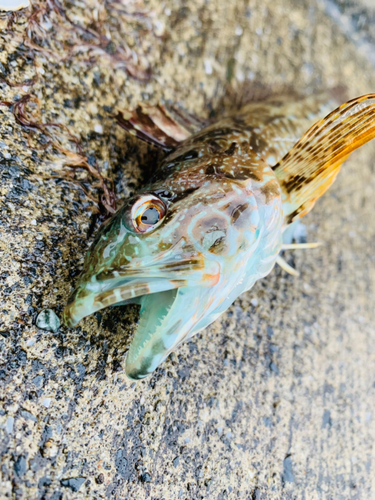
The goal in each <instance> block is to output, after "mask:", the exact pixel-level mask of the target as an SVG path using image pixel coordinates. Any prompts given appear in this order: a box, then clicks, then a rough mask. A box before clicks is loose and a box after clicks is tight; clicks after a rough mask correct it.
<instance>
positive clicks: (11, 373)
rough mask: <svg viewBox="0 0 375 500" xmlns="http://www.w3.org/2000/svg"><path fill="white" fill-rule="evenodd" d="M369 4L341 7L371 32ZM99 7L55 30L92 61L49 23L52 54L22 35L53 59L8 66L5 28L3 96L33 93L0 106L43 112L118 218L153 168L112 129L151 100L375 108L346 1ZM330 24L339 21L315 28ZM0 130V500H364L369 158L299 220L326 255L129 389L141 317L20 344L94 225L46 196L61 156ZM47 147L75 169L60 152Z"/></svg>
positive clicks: (370, 351) (270, 284) (18, 51)
mask: <svg viewBox="0 0 375 500" xmlns="http://www.w3.org/2000/svg"><path fill="white" fill-rule="evenodd" d="M368 4H369V2H365V1H364V2H363V6H362V4H358V2H357V4H355V5H354V7H355V8H357V9H359V10H360V12H361V15H362V16H364V19H365V20H368V19H371V18H373V16H374V12H371V11H370V10H369V9H371V5H372V3H370V4H369V5H368ZM103 5H104V4H102V3H99V2H98V3H96V2H95V1H90V2H86V3H85V4H83V3H78V2H74V3H71V4H69V10H68V12H69V15H70V16H71V18H72V20H73V21H74V22H75V23H76V24H79V25H81V26H86V27H87V28H90V29H93V30H97V29H100V30H101V31H102V33H105V34H107V35H108V36H111V37H112V41H113V44H112V45H111V46H109V47H107V50H106V51H102V52H96V53H93V52H92V51H91V52H87V51H85V49H84V48H83V47H81V49H80V50H79V49H77V50H73V49H72V46H73V45H74V44H77V40H81V41H82V44H83V43H84V42H85V43H86V44H90V43H94V42H95V43H96V42H97V40H96V39H94V42H93V41H92V37H91V38H90V35H88V34H87V32H83V31H82V30H81V31H80V30H79V29H78V28H77V27H73V26H72V25H69V23H68V22H67V21H66V20H64V18H63V17H62V16H61V15H57V14H56V13H55V14H52V15H51V19H52V21H51V22H49V21H47V20H46V19H45V20H44V23H45V24H44V29H47V30H48V29H49V31H48V32H47V35H48V36H47V40H44V41H43V40H41V35H40V34H39V35H38V33H37V35H34V41H35V43H36V44H39V45H40V46H41V47H42V48H44V49H48V50H49V51H50V52H48V51H47V50H44V51H41V50H36V49H35V48H30V45H29V47H28V46H27V44H23V45H20V38H19V37H21V38H22V36H23V35H24V33H25V32H26V30H27V29H30V26H31V25H29V26H28V25H27V24H26V21H27V18H28V17H29V16H30V13H28V12H24V13H23V14H21V16H20V17H19V18H18V20H16V23H17V25H18V28H17V33H18V35H19V36H18V38H17V37H15V36H11V35H9V34H6V32H5V31H4V30H5V28H6V23H7V22H9V16H8V17H7V16H5V15H2V17H1V21H0V23H1V26H0V29H1V32H0V41H1V43H2V52H0V61H1V63H2V65H3V66H0V68H1V70H2V75H0V76H4V74H5V76H6V79H7V80H8V82H11V83H20V82H25V80H27V79H30V78H33V76H34V75H35V74H37V75H38V79H37V81H36V82H34V83H33V84H32V85H31V86H23V87H10V86H9V85H7V84H6V83H0V85H1V88H2V90H1V100H2V101H9V102H13V101H14V100H15V99H18V98H20V97H22V96H23V95H25V94H26V93H31V94H32V95H35V96H38V97H39V98H40V100H41V109H42V114H41V118H40V120H41V121H43V122H44V123H47V122H51V121H52V122H58V123H61V124H64V125H66V126H68V127H69V130H70V132H71V133H73V134H75V135H77V136H79V138H80V142H81V146H82V149H83V152H84V154H85V155H87V156H88V157H89V161H90V162H91V163H93V164H94V163H95V164H96V165H99V166H100V167H101V168H102V171H103V172H105V173H107V174H108V175H109V176H110V177H111V178H113V179H115V181H116V189H117V192H118V193H119V196H120V198H124V197H125V196H127V195H128V194H129V193H131V192H134V190H136V188H137V186H139V185H140V184H141V182H142V179H143V178H145V177H146V176H147V175H148V172H149V169H150V168H152V165H153V162H154V161H156V154H155V152H153V151H152V149H151V148H148V147H145V146H143V145H142V144H139V142H138V141H136V140H135V139H133V138H130V137H129V136H128V135H127V134H126V133H125V132H124V131H122V130H121V129H119V128H118V127H117V126H116V125H115V124H114V121H113V119H112V117H111V116H112V114H113V113H114V112H115V111H116V110H117V109H121V108H125V107H133V106H135V104H136V103H137V101H140V100H143V101H145V100H150V102H153V103H156V102H158V101H159V100H162V99H166V100H170V101H171V102H174V103H178V104H180V105H182V106H184V107H185V108H186V109H188V110H189V111H191V112H194V113H196V114H198V115H200V116H208V115H209V114H210V112H211V110H212V109H214V108H215V105H216V103H217V102H218V101H219V100H220V98H221V97H222V94H223V87H224V84H225V82H226V81H227V80H228V79H231V80H232V83H233V81H235V80H241V79H244V78H250V79H254V78H255V79H256V80H257V81H261V82H262V83H264V84H265V85H270V84H275V83H276V84H288V85H292V86H293V87H295V88H296V89H297V90H299V91H304V90H307V91H312V90H314V89H318V88H325V87H332V86H335V85H337V84H343V83H344V84H345V85H347V87H348V94H349V95H350V96H356V95H359V94H362V93H365V92H370V91H374V89H375V68H374V66H373V64H372V62H371V60H370V59H369V58H368V57H367V55H366V54H367V52H366V50H363V51H362V50H361V47H362V46H361V45H360V44H358V43H357V40H356V39H355V33H356V31H355V30H354V29H353V30H352V28H351V27H350V26H351V25H350V23H349V24H348V23H347V22H346V21H345V19H346V20H347V18H348V19H349V18H350V19H353V16H354V19H355V15H354V14H353V9H354V7H353V3H350V2H348V1H345V2H338V1H337V2H335V1H327V2H320V1H315V0H309V1H307V0H305V1H300V0H298V1H297V0H295V1H293V0H263V1H262V2H258V1H255V0H249V1H248V2H242V1H240V0H238V1H236V2H227V1H226V0H216V1H215V2H205V1H203V0H202V1H200V0H188V1H182V0H181V1H179V0H176V1H171V0H167V1H166V2H158V1H156V0H151V1H150V2H147V3H146V4H145V5H144V6H143V7H142V6H140V4H139V3H134V4H133V3H131V4H128V3H124V4H114V3H109V4H106V7H104V6H103ZM116 5H117V11H115V8H116ZM119 5H120V6H121V5H122V7H121V12H119V10H118V9H119ZM332 5H334V6H336V7H338V11H339V12H341V14H340V16H341V15H342V16H346V18H345V19H344V18H341V17H337V18H335V15H334V16H332V10H330V9H329V8H328V7H332ZM141 9H144V11H146V12H147V15H146V16H143V15H142V16H140V15H139V14H138V13H139V11H140V10H141ZM350 9H351V10H350ZM366 9H367V10H366ZM125 10H126V11H127V12H125ZM134 10H135V11H136V12H137V15H129V12H130V13H132V12H133V11H134ZM354 10H355V9H354ZM133 13H134V12H133ZM98 20H99V21H98ZM344 21H345V22H344ZM67 26H68V29H67V30H66V31H61V30H63V28H64V27H65V28H66V27H67ZM343 26H345V27H346V28H345V29H343ZM31 28H32V26H31ZM356 29H357V28H356ZM358 29H359V31H360V32H361V26H360V27H359V28H358ZM77 30H78V31H77ZM111 30H112V31H111ZM351 30H352V31H351ZM361 33H362V34H361V40H362V41H364V42H366V44H370V46H371V43H372V40H371V36H370V35H369V33H368V32H367V31H366V30H364V31H363V32H361ZM351 34H353V37H352V39H351ZM73 37H74V40H73V41H72V43H71V44H69V43H66V42H67V41H68V42H69V40H70V39H73ZM51 40H52V41H51ZM73 42H74V43H73ZM121 44H123V45H122V47H125V44H127V45H128V46H129V47H130V48H132V50H134V53H137V54H138V56H139V57H140V58H144V59H141V64H142V65H144V67H145V68H146V66H147V63H148V64H149V66H150V68H151V70H152V74H151V77H150V80H149V81H148V82H142V81H139V80H136V79H134V78H133V77H132V76H131V75H129V74H128V73H127V72H126V71H125V69H126V68H125V69H124V67H119V63H118V60H116V57H115V56H116V54H118V47H119V46H120V45H121ZM86 48H87V47H86ZM124 50H125V49H124ZM116 61H117V62H116ZM133 62H134V60H133ZM116 65H117V67H116ZM120 66H121V65H120ZM127 70H128V71H132V69H131V68H130V70H129V67H127ZM133 73H134V71H133ZM138 76H139V75H138ZM26 83H27V82H26ZM29 83H30V82H29ZM0 117H1V120H0V128H1V137H0V141H1V142H0V175H1V184H0V210H1V212H0V224H1V225H0V238H1V239H0V259H1V269H0V279H1V289H0V310H1V316H0V333H1V337H0V339H1V340H0V346H1V347H0V348H1V353H0V355H1V362H2V367H1V371H0V375H1V381H0V382H1V385H0V438H1V440H0V453H1V458H0V461H1V467H0V474H1V482H0V498H1V499H3V498H4V499H5V498H6V499H10V498H11V499H21V498H22V499H46V500H52V499H53V500H58V499H64V500H66V499H83V498H90V499H91V498H92V499H99V498H117V499H128V498H129V499H139V500H145V499H155V500H156V499H157V500H161V499H165V500H169V499H179V498H181V499H183V500H184V499H200V498H209V499H218V500H219V499H237V498H239V499H248V500H260V499H285V500H287V499H308V500H314V499H335V500H338V499H345V500H347V499H349V498H350V499H366V500H369V499H371V498H374V497H375V452H374V444H373V443H374V438H375V421H374V419H375V407H374V406H375V404H374V401H375V375H374V374H375V348H374V341H375V327H374V320H375V313H374V284H375V270H374V249H375V222H374V215H373V214H374V193H375V180H374V159H373V158H374V152H375V147H374V145H367V146H366V147H364V148H363V149H362V150H360V151H359V152H358V153H356V154H355V155H353V157H352V158H351V160H350V161H348V162H347V163H346V165H345V167H344V169H343V171H342V173H341V174H340V176H339V178H338V181H337V182H336V183H335V185H334V186H333V188H331V190H330V191H329V193H327V194H326V195H325V197H324V198H323V199H322V200H321V201H320V202H319V203H318V204H317V206H316V207H315V209H314V210H313V212H312V213H311V214H309V215H308V216H307V217H306V219H305V223H306V225H307V229H308V237H309V240H310V241H316V240H319V241H323V242H324V243H325V245H324V246H323V247H321V248H319V249H316V250H312V251H310V252H303V253H302V252H300V253H297V252H293V253H292V252H291V253H289V254H288V260H289V262H290V263H292V264H294V265H295V266H296V267H297V268H298V269H299V270H300V271H301V277H300V278H299V279H296V278H293V277H291V276H288V275H285V273H284V272H283V271H281V270H280V269H275V271H274V272H273V273H272V275H271V276H269V277H268V278H266V279H265V280H263V281H262V282H260V283H259V284H258V285H257V286H256V287H255V288H254V289H253V290H252V291H250V292H249V293H247V294H245V295H243V296H242V297H241V298H240V299H239V300H237V301H236V302H235V304H234V305H233V306H232V307H231V308H230V309H229V311H228V313H227V314H226V315H224V316H222V317H221V319H220V320H219V321H217V322H216V323H215V324H213V325H212V326H211V327H210V328H208V329H207V330H206V331H205V332H203V333H202V334H199V335H198V336H196V337H195V338H194V339H193V340H192V342H190V343H188V344H186V345H184V346H182V347H181V348H180V349H179V350H178V351H177V352H176V353H175V354H174V355H172V356H171V357H170V358H169V359H168V360H167V362H166V363H164V365H163V366H162V367H161V368H160V369H158V370H157V371H156V373H155V374H154V375H153V376H152V377H151V378H149V379H146V380H145V381H142V382H139V383H137V384H135V383H131V382H129V381H128V380H127V379H126V378H125V376H124V373H123V366H124V358H125V356H126V351H127V348H128V345H129V342H130V339H131V335H132V332H133V330H134V324H135V322H136V320H137V314H138V310H137V308H136V307H122V308H117V309H113V310H107V311H104V312H103V314H100V315H96V316H95V317H90V318H87V319H86V320H84V321H83V322H82V323H81V325H80V326H79V327H78V328H76V329H74V330H68V329H66V328H64V327H61V328H60V329H59V331H58V332H57V333H52V332H46V331H42V330H38V329H37V328H36V326H35V318H36V315H37V313H39V312H40V311H41V310H42V309H43V308H47V307H48V308H52V309H53V310H55V312H57V314H59V313H60V312H61V310H62V307H63V305H64V302H65V301H66V299H67V297H68V294H69V292H70V290H71V289H72V286H73V284H74V281H75V279H76V277H77V275H78V273H79V269H80V266H81V264H82V259H83V257H84V254H85V252H86V250H87V248H88V245H89V243H90V241H91V237H90V238H89V239H88V238H87V233H88V229H89V227H90V224H91V221H92V211H93V204H92V203H91V202H90V201H88V199H87V198H86V197H85V196H84V195H83V193H82V192H81V191H80V190H79V189H78V188H77V187H75V186H74V185H72V184H70V183H67V182H61V181H55V180H51V179H47V178H42V177H41V176H42V175H44V176H46V175H47V174H50V173H51V171H52V170H57V169H62V168H63V167H62V166H61V163H62V158H63V155H62V154H61V153H59V152H58V151H57V150H56V149H54V148H52V147H51V146H49V147H47V148H46V149H43V147H44V146H45V145H46V143H48V140H49V139H48V137H47V136H46V134H45V131H41V132H40V131H34V132H33V131H30V130H29V131H28V130H27V129H25V128H24V127H22V126H21V125H20V124H18V123H17V122H16V121H15V119H14V116H13V114H12V112H11V109H8V108H7V107H3V106H2V107H0ZM54 133H55V132H54ZM56 133H57V132H56ZM59 140H60V142H61V144H63V145H64V146H65V147H70V148H71V149H73V148H74V145H73V144H72V143H69V141H68V140H67V135H66V133H65V132H64V131H60V139H59Z"/></svg>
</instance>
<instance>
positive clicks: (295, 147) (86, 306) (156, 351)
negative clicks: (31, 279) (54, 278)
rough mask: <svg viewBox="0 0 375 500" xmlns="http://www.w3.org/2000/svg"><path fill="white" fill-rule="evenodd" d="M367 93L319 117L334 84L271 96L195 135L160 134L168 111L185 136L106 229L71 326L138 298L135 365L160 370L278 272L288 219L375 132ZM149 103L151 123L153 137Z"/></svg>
mask: <svg viewBox="0 0 375 500" xmlns="http://www.w3.org/2000/svg"><path fill="white" fill-rule="evenodd" d="M360 99H363V100H362V101H356V102H355V103H354V104H353V105H351V104H350V103H347V104H346V105H344V106H346V107H345V108H338V110H339V111H337V110H336V111H337V112H336V115H335V114H332V113H331V114H330V115H328V116H327V117H326V118H325V119H323V120H320V121H318V122H317V120H318V119H320V118H321V117H322V116H324V115H326V114H327V112H328V110H329V109H332V108H333V106H334V105H333V100H332V98H331V96H330V94H328V93H327V94H322V95H319V96H316V97H308V98H305V99H300V100H298V99H296V98H294V97H291V96H284V97H279V98H272V99H269V100H268V101H266V102H264V103H258V104H256V103H251V104H249V105H247V106H245V107H243V108H242V109H241V110H240V111H238V112H237V113H236V114H233V115H229V116H226V117H224V118H222V119H221V120H218V121H217V122H216V123H214V124H211V125H209V126H208V127H205V128H204V129H203V130H201V131H199V132H197V133H195V134H193V135H189V133H188V131H187V130H186V129H185V128H184V127H180V128H178V127H177V125H176V124H175V123H173V121H171V119H170V118H165V122H164V125H165V126H164V131H163V133H161V132H160V109H159V110H158V111H157V114H155V113H154V120H155V122H157V121H158V123H159V127H158V130H157V132H158V134H159V135H158V138H159V140H161V137H162V136H163V134H164V136H163V140H164V139H165V140H164V145H165V144H168V140H169V142H171V141H172V142H173V141H174V142H175V144H174V145H175V148H174V150H173V151H172V152H171V153H170V154H169V155H168V156H167V157H166V158H165V159H164V160H163V161H162V162H161V164H160V165H159V167H158V168H157V170H156V172H155V175H154V177H153V178H152V179H151V181H150V183H149V184H148V185H147V186H145V187H144V188H143V189H142V190H141V191H140V192H139V193H137V195H136V196H134V197H132V198H131V199H129V200H127V202H126V203H125V204H124V206H123V207H122V208H120V210H119V211H118V212H117V213H116V214H115V215H114V216H113V217H112V218H111V219H110V220H109V221H107V223H106V224H105V225H104V226H103V227H102V228H101V230H100V231H99V233H98V235H97V237H96V239H95V241H94V243H93V245H92V246H91V248H90V250H89V252H88V255H87V257H86V260H85V264H84V269H83V272H82V275H81V278H80V280H79V282H78V285H77V288H76V290H75V291H74V293H73V295H72V297H71V299H70V301H69V303H68V305H67V306H66V308H65V311H64V318H65V322H66V324H68V325H69V326H74V325H75V324H76V323H77V322H78V321H80V319H81V318H83V317H84V316H87V315H89V314H92V313H93V312H95V311H98V310H100V309H103V308H104V307H107V306H109V305H120V304H125V303H130V302H133V303H134V302H135V303H139V304H140V305H141V313H140V314H141V315H140V320H139V323H138V326H137V329H136V332H135V335H134V339H133V341H132V344H131V346H130V348H129V352H128V356H127V361H126V373H127V375H128V376H129V377H130V378H132V379H140V378H143V377H145V376H147V375H148V374H150V373H152V372H153V371H154V370H155V369H156V368H157V367H158V366H159V365H160V363H162V362H163V360H164V359H165V358H166V357H167V356H168V355H169V353H170V352H171V351H172V350H173V349H175V348H176V346H177V345H179V344H180V343H181V342H182V341H184V340H187V339H189V338H190V337H192V336H193V335H194V334H196V333H197V332H199V331H201V330H202V329H204V328H205V327H206V326H208V325H209V324H210V323H212V322H213V321H215V319H217V318H218V317H219V316H220V315H221V314H222V313H223V312H224V311H225V310H226V309H227V308H228V307H229V306H230V305H231V304H232V303H233V301H234V300H235V299H236V298H237V297H238V296H239V295H240V294H241V293H243V292H244V291H246V290H249V289H250V288H251V287H252V286H253V285H254V283H255V282H256V281H257V280H258V279H260V278H262V277H264V276H266V275H267V274H269V273H270V271H271V270H272V268H273V266H274V265H275V262H276V259H277V257H278V255H279V252H280V250H281V247H282V235H283V231H284V229H285V228H286V227H287V226H288V224H290V223H291V222H293V220H295V219H296V218H298V217H300V216H302V215H304V214H305V213H307V212H308V211H309V210H310V209H311V208H312V206H313V204H314V203H315V200H316V199H317V197H319V196H320V195H321V194H322V192H324V191H325V190H326V189H327V188H328V186H329V185H330V184H331V183H332V182H333V180H334V178H335V177H336V175H337V172H338V170H339V168H340V165H341V163H342V161H343V160H344V159H345V158H346V157H347V156H348V154H349V153H350V151H351V150H352V149H355V147H358V145H361V144H362V143H364V142H367V140H369V139H370V138H372V136H373V135H371V134H373V128H374V127H373V122H374V116H373V108H372V106H374V103H373V100H371V99H369V98H366V99H364V98H360ZM353 102H354V101H353ZM350 106H352V107H350ZM361 106H362V107H361ZM340 109H341V111H340ZM148 113H149V114H148V115H147V116H146V115H145V114H143V116H146V119H145V120H144V122H145V123H146V124H147V126H148V128H147V127H146V125H145V123H144V124H143V130H146V131H147V134H148V136H150V128H151V129H152V123H153V122H152V120H151V125H150V113H151V111H148ZM345 113H346V114H345ZM368 116H369V117H370V118H368ZM168 120H169V121H168ZM361 120H362V123H363V121H364V120H365V123H367V125H366V126H367V128H366V126H365V128H363V126H362V127H360V123H361ZM314 122H316V123H317V124H316V125H315V129H314V130H313V131H312V132H311V130H312V129H309V130H308V132H307V133H306V134H305V135H303V133H304V132H306V130H307V129H308V128H309V126H311V125H312V124H313V123H314ZM126 123H127V124H128V126H129V128H130V125H129V124H130V120H129V119H127V120H126ZM132 123H133V125H134V123H135V124H136V126H138V127H139V123H138V124H137V123H136V121H135V120H133V122H132ZM171 123H172V124H171ZM319 124H320V125H319ZM348 127H349V128H348ZM133 128H134V127H133ZM313 128H314V127H313ZM347 130H349V132H348V133H347V139H348V140H346V141H345V137H346V136H345V131H347ZM353 130H354V131H357V135H356V137H357V142H358V145H357V146H356V145H355V141H353V140H352V134H353ZM369 131H370V132H369ZM142 133H144V132H142ZM343 133H344V138H343ZM309 134H310V135H309ZM366 134H367V135H366ZM156 135H157V134H156V133H155V136H156ZM176 136H177V137H178V139H176ZM301 136H302V139H300V141H298V139H299V138H300V137H301ZM358 137H359V139H358ZM349 139H350V140H349ZM296 162H297V164H298V162H299V165H300V168H299V169H298V168H297V167H296V166H295V165H296ZM297 166H298V165H297Z"/></svg>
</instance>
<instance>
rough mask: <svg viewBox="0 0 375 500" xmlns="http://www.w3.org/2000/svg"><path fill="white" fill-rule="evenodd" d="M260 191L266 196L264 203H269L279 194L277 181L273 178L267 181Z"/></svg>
mask: <svg viewBox="0 0 375 500" xmlns="http://www.w3.org/2000/svg"><path fill="white" fill-rule="evenodd" d="M260 191H261V193H262V194H263V195H264V196H265V197H266V203H269V202H270V201H272V200H273V199H274V198H276V197H277V196H279V194H280V193H279V183H278V182H277V181H276V180H275V179H272V180H271V181H269V182H267V183H266V184H265V185H264V186H263V187H262V188H261V189H260Z"/></svg>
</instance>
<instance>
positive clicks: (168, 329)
mask: <svg viewBox="0 0 375 500" xmlns="http://www.w3.org/2000/svg"><path fill="white" fill-rule="evenodd" d="M84 278H85V276H83V277H82V279H81V280H80V282H79V284H78V286H77V288H76V289H75V290H74V292H73V294H72V295H71V297H70V300H69V302H68V304H67V305H66V307H65V309H64V313H63V318H64V323H65V324H66V325H67V326H70V327H72V326H75V325H76V324H77V323H78V322H79V321H80V320H81V319H82V318H84V317H85V316H88V315H90V314H93V313H94V312H96V311H99V310H101V309H103V308H105V307H108V306H114V305H121V304H124V303H131V302H138V303H140V304H141V313H140V319H139V322H138V325H137V327H136V331H135V334H134V338H133V341H132V343H131V345H130V347H129V351H128V355H127V358H126V366H125V373H126V375H127V377H128V378H130V379H131V380H139V379H142V378H144V377H146V376H147V375H149V374H150V373H152V372H153V371H154V370H155V369H156V368H157V367H158V366H159V365H160V363H162V362H163V361H164V360H165V359H166V357H167V356H168V355H169V353H170V352H171V351H172V350H173V349H174V348H175V347H176V346H177V345H178V344H180V343H181V342H182V341H183V340H184V339H186V338H187V337H188V336H189V335H191V334H192V331H193V330H194V327H195V326H196V325H197V324H199V322H200V320H201V319H202V317H203V316H204V313H205V311H207V310H208V308H209V305H210V299H209V298H207V297H209V296H210V295H211V296H212V287H213V286H214V285H216V284H217V283H218V281H219V279H220V265H219V263H218V262H216V261H207V260H204V259H203V258H202V259H189V260H183V261H177V262H168V263H164V264H160V263H158V264H154V265H151V266H148V267H142V266H139V267H138V268H136V267H134V266H133V267H132V268H125V269H119V270H106V271H101V272H100V273H98V274H97V275H95V276H91V278H90V279H89V280H88V281H87V280H85V279H84Z"/></svg>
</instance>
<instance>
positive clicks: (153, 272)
mask: <svg viewBox="0 0 375 500" xmlns="http://www.w3.org/2000/svg"><path fill="white" fill-rule="evenodd" d="M192 177H193V179H195V181H194V182H192ZM183 181H184V177H183V176H181V175H179V176H176V179H175V180H174V179H173V178H170V179H168V188H165V187H164V186H163V183H160V182H159V183H156V185H153V186H150V187H149V188H148V189H145V190H143V191H142V192H140V193H139V194H137V195H136V196H134V197H132V198H130V199H129V200H127V202H126V203H125V204H124V206H123V207H122V208H120V209H119V211H118V212H117V213H116V214H115V215H114V216H113V217H112V218H111V219H109V220H108V221H107V222H106V223H105V224H104V225H103V226H102V227H101V229H100V230H99V233H98V234H97V236H96V238H95V240H94V242H93V244H92V245H91V247H90V249H89V251H88V254H87V256H86V260H85V263H84V267H83V271H82V274H81V276H80V278H79V281H78V283H77V286H76V289H75V290H74V292H73V294H72V295H71V297H70V300H69V302H68V304H67V306H66V307H65V310H64V321H65V324H67V325H68V326H74V325H76V324H77V323H78V322H79V321H80V320H81V319H82V318H83V317H85V316H88V315H90V314H92V313H94V312H96V311H99V310H101V309H103V308H105V307H107V306H115V305H122V304H126V303H131V302H133V303H134V302H135V303H140V304H141V313H140V314H141V316H140V320H139V322H138V325H137V328H136V332H135V336H134V339H133V342H132V344H131V346H130V349H129V352H128V356H127V362H126V373H127V375H128V377H129V378H132V379H140V378H143V377H145V376H146V375H148V374H149V373H151V372H152V371H153V370H154V369H155V368H157V366H158V365H159V364H160V363H161V362H162V361H163V360H164V359H165V358H166V357H167V356H168V354H169V353H170V352H171V351H172V350H173V349H174V348H175V347H176V346H177V345H178V344H179V343H181V342H182V340H184V339H186V338H189V337H190V336H191V335H192V334H194V333H196V332H197V331H199V330H201V329H202V328H204V327H205V326H207V325H208V324H209V323H211V322H212V321H213V320H214V319H215V318H216V317H217V316H218V315H219V314H218V313H217V311H218V310H220V304H222V303H223V302H225V300H226V299H227V297H228V296H229V295H230V294H231V292H232V290H233V288H235V287H236V286H237V285H238V282H239V281H240V280H241V276H242V277H243V272H244V266H246V262H247V260H248V259H249V257H250V255H251V251H252V250H251V249H252V248H254V242H255V241H256V239H257V235H258V232H259V228H258V226H259V211H258V206H257V202H256V198H255V196H254V194H253V193H252V190H251V180H247V181H240V182H238V181H234V180H228V179H214V180H212V179H211V180H207V179H206V178H202V179H199V176H198V175H197V176H196V177H194V176H192V175H191V172H190V174H189V183H188V182H186V183H184V182H183ZM233 300H234V299H233ZM233 300H232V301H233ZM228 306H229V304H228V305H227V307H228ZM215 311H216V312H215Z"/></svg>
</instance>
